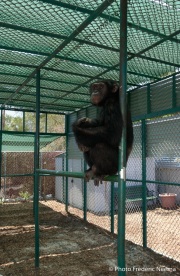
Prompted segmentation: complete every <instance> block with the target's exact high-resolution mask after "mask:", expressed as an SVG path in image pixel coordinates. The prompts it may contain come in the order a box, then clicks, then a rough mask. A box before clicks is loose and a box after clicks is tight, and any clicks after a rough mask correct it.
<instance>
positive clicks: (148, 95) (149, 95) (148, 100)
mask: <svg viewBox="0 0 180 276" xmlns="http://www.w3.org/2000/svg"><path fill="white" fill-rule="evenodd" d="M147 113H148V114H149V113H151V86H150V84H148V85H147Z"/></svg>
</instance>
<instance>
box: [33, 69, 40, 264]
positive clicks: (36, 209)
mask: <svg viewBox="0 0 180 276" xmlns="http://www.w3.org/2000/svg"><path fill="white" fill-rule="evenodd" d="M36 76H37V81H36V133H35V145H34V167H35V176H34V221H35V268H38V267H39V174H38V172H37V169H39V149H40V144H39V140H40V139H39V138H40V137H39V130H40V116H39V115H40V70H37V74H36Z"/></svg>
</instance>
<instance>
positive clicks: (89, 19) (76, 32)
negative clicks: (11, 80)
mask: <svg viewBox="0 0 180 276" xmlns="http://www.w3.org/2000/svg"><path fill="white" fill-rule="evenodd" d="M113 2H114V0H105V1H104V2H103V3H102V4H101V5H100V6H99V7H98V8H97V9H96V10H95V11H94V12H93V13H92V14H91V15H90V16H89V17H87V18H86V19H85V20H84V22H82V23H81V24H80V25H79V27H78V28H77V29H76V30H74V31H73V32H72V33H71V35H70V36H69V37H68V38H67V39H66V40H64V41H63V42H62V43H61V44H60V45H59V47H57V48H56V49H55V50H54V51H53V52H52V54H51V55H49V56H48V57H47V58H46V59H45V60H44V61H43V62H41V64H40V65H38V67H37V69H41V68H43V67H44V66H45V65H46V64H47V63H48V62H49V61H50V60H51V59H52V58H53V57H55V56H56V55H57V54H58V53H59V52H60V51H61V50H62V49H64V47H66V46H67V45H68V44H69V43H70V42H71V41H72V40H73V39H74V38H75V37H76V36H78V35H79V33H81V32H82V31H83V30H84V29H85V28H86V27H87V26H88V25H89V24H90V23H91V22H92V21H93V20H94V19H95V18H97V17H98V16H99V15H100V14H101V13H102V12H103V11H104V10H105V9H106V8H107V7H108V6H110V5H111V4H112V3H113ZM35 74H36V70H34V71H33V72H32V73H31V74H30V75H29V77H28V78H27V79H26V80H25V81H24V82H23V83H22V85H20V86H19V87H18V88H17V89H16V91H15V92H14V93H13V94H12V95H11V96H10V97H9V98H8V99H7V101H5V103H4V105H6V104H7V103H8V102H9V101H11V100H12V99H13V98H14V96H15V95H16V94H17V93H19V91H20V90H21V89H22V88H23V87H24V86H26V84H27V83H28V82H29V81H30V80H31V79H32V77H33V76H34V75H35Z"/></svg>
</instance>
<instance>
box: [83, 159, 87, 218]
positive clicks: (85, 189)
mask: <svg viewBox="0 0 180 276" xmlns="http://www.w3.org/2000/svg"><path fill="white" fill-rule="evenodd" d="M86 168H87V166H86V163H85V161H84V171H85V170H86ZM83 185H84V220H85V221H86V220H87V182H86V181H85V180H83Z"/></svg>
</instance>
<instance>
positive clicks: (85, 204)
mask: <svg viewBox="0 0 180 276" xmlns="http://www.w3.org/2000/svg"><path fill="white" fill-rule="evenodd" d="M85 116H86V117H88V114H87V108H86V110H85ZM86 169H87V164H86V162H85V159H84V171H86ZM83 184H84V220H85V221H86V220H87V182H86V180H85V178H84V181H83Z"/></svg>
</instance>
